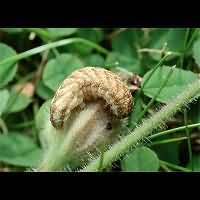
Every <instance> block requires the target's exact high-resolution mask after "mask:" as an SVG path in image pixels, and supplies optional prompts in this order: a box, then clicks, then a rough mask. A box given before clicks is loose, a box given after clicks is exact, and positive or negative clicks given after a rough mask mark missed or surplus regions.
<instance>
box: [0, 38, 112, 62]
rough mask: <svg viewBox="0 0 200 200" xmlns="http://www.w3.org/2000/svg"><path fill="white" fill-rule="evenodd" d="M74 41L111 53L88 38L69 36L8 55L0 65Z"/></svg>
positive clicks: (104, 52)
mask: <svg viewBox="0 0 200 200" xmlns="http://www.w3.org/2000/svg"><path fill="white" fill-rule="evenodd" d="M72 43H83V44H85V45H88V46H91V47H93V48H95V49H96V50H97V51H99V52H101V53H103V54H106V55H107V54H108V53H109V51H108V50H107V49H104V48H103V47H101V46H99V45H97V44H95V43H93V42H91V41H89V40H86V39H83V38H68V39H64V40H59V41H56V42H52V43H49V44H45V45H42V46H39V47H36V48H33V49H30V50H28V51H25V52H23V53H20V54H17V55H15V56H11V57H8V58H6V59H4V60H2V61H0V65H4V64H6V63H9V62H17V61H19V60H22V59H24V58H28V57H30V56H33V55H35V54H38V53H41V52H43V51H46V50H48V49H53V48H56V47H60V46H64V45H67V44H72Z"/></svg>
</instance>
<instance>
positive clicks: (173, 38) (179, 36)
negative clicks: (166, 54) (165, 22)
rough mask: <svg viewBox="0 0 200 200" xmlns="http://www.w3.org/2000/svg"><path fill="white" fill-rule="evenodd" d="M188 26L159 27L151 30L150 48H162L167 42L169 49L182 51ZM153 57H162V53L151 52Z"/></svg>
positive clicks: (157, 58)
mask: <svg viewBox="0 0 200 200" xmlns="http://www.w3.org/2000/svg"><path fill="white" fill-rule="evenodd" d="M185 34H186V28H158V29H155V30H153V31H152V32H151V34H150V37H151V41H150V44H149V45H148V48H150V49H160V50H161V49H162V48H163V45H164V44H165V43H167V50H168V51H173V52H178V53H181V52H182V51H183V50H184V39H185ZM150 55H151V56H152V58H154V59H156V60H160V59H161V54H158V53H151V54H150Z"/></svg>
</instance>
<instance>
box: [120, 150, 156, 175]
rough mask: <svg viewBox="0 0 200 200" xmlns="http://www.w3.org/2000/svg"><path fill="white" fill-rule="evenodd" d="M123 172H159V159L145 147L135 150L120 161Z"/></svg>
mask: <svg viewBox="0 0 200 200" xmlns="http://www.w3.org/2000/svg"><path fill="white" fill-rule="evenodd" d="M121 165H122V169H123V171H139V172H141V171H143V172H147V171H148V172H153V171H158V170H159V159H158V157H157V155H156V154H155V152H153V151H152V150H151V149H149V148H147V147H139V148H136V149H135V150H134V151H133V152H131V153H129V154H128V156H126V157H125V158H124V159H123V160H122V161H121Z"/></svg>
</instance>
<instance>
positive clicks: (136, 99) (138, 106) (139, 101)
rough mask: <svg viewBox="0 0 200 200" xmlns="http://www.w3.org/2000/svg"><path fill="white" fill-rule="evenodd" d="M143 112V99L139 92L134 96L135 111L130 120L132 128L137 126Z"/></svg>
mask: <svg viewBox="0 0 200 200" xmlns="http://www.w3.org/2000/svg"><path fill="white" fill-rule="evenodd" d="M142 110H143V108H142V99H141V97H140V93H139V92H138V91H137V92H136V94H135V96H134V105H133V110H132V112H131V115H130V118H129V126H130V128H132V127H134V126H135V123H136V122H137V120H138V118H139V116H140V114H141V112H142Z"/></svg>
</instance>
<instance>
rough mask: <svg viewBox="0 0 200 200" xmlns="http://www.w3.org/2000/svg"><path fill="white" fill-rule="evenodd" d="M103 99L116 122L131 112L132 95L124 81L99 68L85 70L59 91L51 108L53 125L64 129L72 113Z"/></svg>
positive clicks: (77, 71) (62, 84) (65, 82)
mask: <svg viewBox="0 0 200 200" xmlns="http://www.w3.org/2000/svg"><path fill="white" fill-rule="evenodd" d="M97 99H103V100H104V101H105V102H106V104H107V105H108V106H109V107H110V110H111V111H112V113H113V114H114V115H115V116H116V117H117V118H124V117H126V116H127V115H128V113H129V112H130V111H131V109H132V103H133V101H132V95H131V92H130V90H129V89H128V86H127V85H126V84H125V83H124V82H123V81H122V80H121V78H120V77H119V76H118V75H116V74H114V73H113V72H111V71H108V70H106V69H104V68H100V67H84V68H81V69H78V70H76V71H74V72H72V74H71V75H70V76H68V77H67V78H66V79H65V80H64V81H63V82H62V83H61V85H60V86H59V88H58V89H57V91H56V93H55V95H54V97H53V99H52V102H51V106H50V121H51V123H52V125H53V126H54V127H55V128H56V129H60V128H63V126H64V121H65V120H67V118H68V117H69V116H70V113H71V111H72V110H73V109H74V108H76V107H77V106H80V105H81V104H83V103H84V102H87V101H95V100H97Z"/></svg>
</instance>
